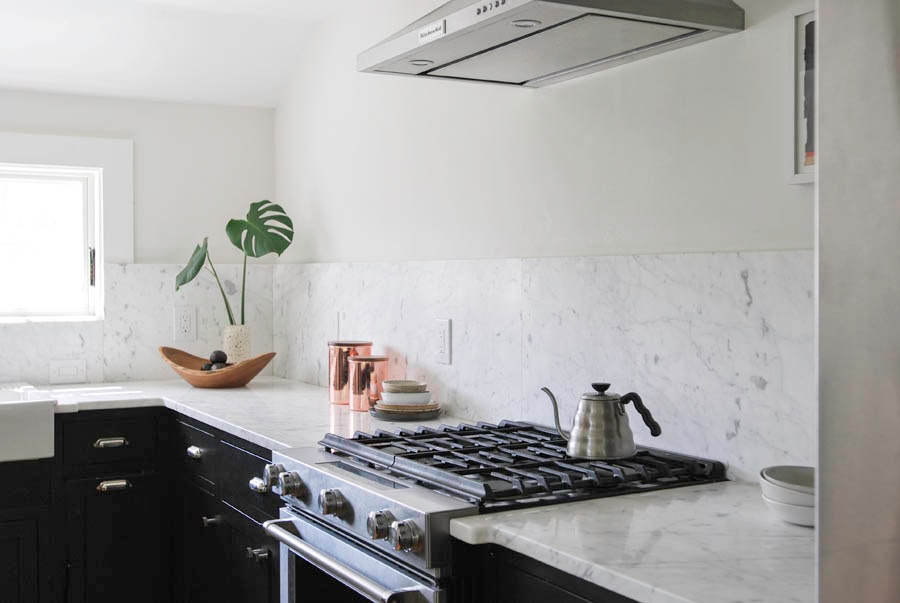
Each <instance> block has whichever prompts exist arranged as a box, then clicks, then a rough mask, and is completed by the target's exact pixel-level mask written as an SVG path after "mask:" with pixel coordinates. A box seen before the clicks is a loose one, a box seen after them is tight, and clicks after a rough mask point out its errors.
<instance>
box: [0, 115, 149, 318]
mask: <svg viewBox="0 0 900 603" xmlns="http://www.w3.org/2000/svg"><path fill="white" fill-rule="evenodd" d="M0 164H12V165H16V166H19V167H21V166H32V168H34V169H36V170H40V169H45V170H46V169H52V170H59V169H63V170H71V171H72V173H81V174H99V175H100V176H101V177H100V178H99V179H98V184H97V186H96V190H95V191H94V194H96V195H97V196H98V197H99V199H98V201H97V202H98V206H97V211H96V212H95V215H94V219H93V220H92V227H93V228H94V240H95V242H96V245H95V249H96V250H97V251H96V252H95V258H94V261H95V277H96V280H95V283H96V285H97V286H95V287H94V288H93V295H94V299H93V300H92V302H93V304H92V311H91V313H90V314H89V315H79V316H35V315H31V316H18V317H14V316H5V317H2V316H0V323H10V322H51V321H57V322H58V321H66V322H78V321H91V320H102V319H103V316H104V287H103V272H104V264H105V263H114V264H130V263H133V262H134V145H133V143H132V141H131V140H127V139H113V138H86V137H80V136H52V135H44V134H26V133H19V132H0ZM60 166H62V167H60ZM97 233H100V237H99V238H101V239H102V240H99V241H97V238H98V237H97Z"/></svg>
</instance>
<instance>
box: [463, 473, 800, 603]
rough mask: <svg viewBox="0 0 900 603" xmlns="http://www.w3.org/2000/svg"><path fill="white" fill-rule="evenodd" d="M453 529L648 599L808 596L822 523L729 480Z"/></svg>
mask: <svg viewBox="0 0 900 603" xmlns="http://www.w3.org/2000/svg"><path fill="white" fill-rule="evenodd" d="M450 533H451V534H452V535H453V536H454V537H456V538H459V539H460V540H463V541H465V542H468V543H470V544H484V543H488V542H492V543H496V544H499V545H501V546H503V547H505V548H508V549H511V550H513V551H517V552H519V553H522V554H524V555H528V556H529V557H532V558H534V559H537V560H539V561H542V562H544V563H546V564H548V565H551V566H553V567H556V568H558V569H560V570H562V571H565V572H568V573H570V574H573V575H576V576H578V577H580V578H583V579H585V580H587V581H589V582H592V583H594V584H598V585H600V586H603V587H605V588H608V589H610V590H612V591H615V592H617V593H620V594H622V595H625V596H626V597H630V598H632V599H634V600H636V601H641V602H642V603H684V602H692V603H730V602H733V603H738V602H740V603H750V602H759V603H789V602H790V603H808V602H811V601H813V600H814V599H815V585H814V577H815V533H814V531H813V530H811V529H809V528H803V527H799V526H792V525H790V524H786V523H783V522H780V521H779V520H777V519H775V518H774V517H773V516H772V515H771V513H770V512H769V511H768V509H766V507H765V506H764V504H763V501H762V499H761V498H760V496H759V488H758V487H757V486H755V485H752V484H745V483H740V482H724V483H717V484H709V485H704V486H695V487H689V488H676V489H674V490H664V491H657V492H648V493H644V494H634V495H628V496H621V497H612V498H604V499H598V500H592V501H585V502H578V503H568V504H565V505H553V506H550V507H537V508H532V509H523V510H518V511H509V512H504V513H494V514H490V515H479V516H473V517H465V518H461V519H454V520H453V521H452V522H451V524H450Z"/></svg>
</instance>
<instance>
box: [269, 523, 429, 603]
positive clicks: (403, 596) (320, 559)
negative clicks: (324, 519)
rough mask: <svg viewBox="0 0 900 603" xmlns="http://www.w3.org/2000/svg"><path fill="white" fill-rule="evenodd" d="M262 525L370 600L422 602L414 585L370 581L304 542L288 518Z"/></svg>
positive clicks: (293, 550) (301, 554)
mask: <svg viewBox="0 0 900 603" xmlns="http://www.w3.org/2000/svg"><path fill="white" fill-rule="evenodd" d="M263 528H265V530H266V532H267V533H268V534H269V535H270V536H272V538H274V539H275V540H277V541H278V542H280V543H281V544H283V545H284V546H286V547H287V548H288V549H290V551H291V552H292V553H294V554H295V555H297V556H298V557H300V558H301V559H303V560H305V561H307V562H308V563H310V564H312V565H314V566H315V567H317V568H319V569H320V570H322V571H323V572H325V573H326V574H329V575H331V576H333V577H334V578H337V579H338V580H340V581H341V582H343V583H344V584H346V585H347V586H349V587H350V588H352V589H353V590H355V591H357V592H358V593H360V594H361V595H363V596H364V597H368V598H369V599H371V600H372V601H380V602H381V603H414V602H417V601H422V598H421V593H420V592H419V590H418V589H417V588H415V587H413V588H402V589H390V588H385V587H384V586H382V585H380V584H378V583H377V582H374V581H373V580H370V579H369V578H368V577H366V576H364V575H362V574H360V573H359V572H357V571H355V570H353V569H351V568H349V567H347V566H346V565H344V564H343V563H341V562H340V561H338V560H336V559H333V558H331V557H329V556H328V555H326V554H325V553H323V552H322V551H320V550H318V549H316V548H314V547H312V546H310V545H309V544H308V543H306V542H304V541H303V540H302V539H301V538H300V535H299V534H297V533H296V529H297V528H296V527H294V523H293V520H292V519H273V520H271V521H267V522H265V523H263Z"/></svg>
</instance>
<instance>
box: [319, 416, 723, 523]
mask: <svg viewBox="0 0 900 603" xmlns="http://www.w3.org/2000/svg"><path fill="white" fill-rule="evenodd" d="M320 444H322V445H323V446H325V447H326V448H328V449H330V450H331V451H332V452H334V453H336V454H339V455H342V456H346V457H349V458H352V459H355V460H357V461H363V462H365V463H367V464H368V465H370V466H372V467H375V468H377V469H379V470H382V471H388V472H390V473H392V474H395V475H399V476H403V477H406V478H411V479H414V480H416V481H418V482H419V483H421V484H423V485H426V486H428V487H431V488H434V489H436V490H440V491H442V492H446V493H448V494H451V495H453V496H457V497H460V498H463V499H465V500H470V501H472V502H475V503H477V504H478V505H479V506H480V507H481V508H482V510H485V511H494V510H504V509H509V508H516V507H523V506H536V505H542V504H550V503H554V502H561V501H569V500H583V499H587V498H599V497H604V496H616V495H619V494H628V493H631V492H643V491H647V490H656V489H663V488H672V487H677V486H688V485H694V484H700V483H708V482H713V481H721V480H724V479H725V467H724V466H723V465H722V464H721V463H719V462H716V461H710V460H706V459H700V458H695V457H690V456H685V455H680V454H675V453H671V452H665V451H662V450H656V449H652V448H641V447H639V450H638V453H637V455H636V456H634V457H632V458H629V459H624V460H617V461H588V460H581V459H573V458H571V457H569V456H567V455H566V442H565V441H564V440H563V439H562V438H560V437H559V434H558V433H556V431H555V430H553V429H551V428H547V427H541V426H538V425H533V424H530V423H518V422H513V421H503V422H501V423H500V424H499V425H492V424H490V423H478V424H476V425H469V424H462V425H459V426H457V427H450V426H445V425H442V426H441V427H439V428H436V429H433V428H428V427H419V428H417V429H416V430H415V431H409V430H401V431H400V432H398V433H391V432H387V431H382V430H379V431H376V432H375V434H374V435H371V434H367V433H362V432H358V433H357V434H356V435H354V437H353V438H352V439H348V438H342V437H339V436H336V435H333V434H328V435H326V436H325V439H324V440H322V441H321V442H320Z"/></svg>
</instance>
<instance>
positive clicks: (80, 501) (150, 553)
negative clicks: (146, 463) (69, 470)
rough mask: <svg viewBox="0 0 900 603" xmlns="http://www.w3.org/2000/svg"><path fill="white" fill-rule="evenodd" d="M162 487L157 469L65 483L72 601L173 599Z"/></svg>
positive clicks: (152, 602) (136, 602)
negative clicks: (150, 471)
mask: <svg viewBox="0 0 900 603" xmlns="http://www.w3.org/2000/svg"><path fill="white" fill-rule="evenodd" d="M162 487H163V480H162V478H161V477H160V475H159V474H156V473H147V474H130V475H123V476H117V477H115V478H104V479H81V480H72V481H69V482H66V523H67V527H66V533H67V534H66V535H67V537H68V541H67V561H68V580H67V595H68V596H67V599H68V601H69V602H70V603H76V602H77V603H88V602H89V603H106V602H110V603H113V602H116V603H118V602H121V601H126V600H127V601H129V602H131V603H158V602H160V601H168V600H170V592H169V579H168V576H169V559H168V556H167V555H166V553H167V552H168V550H169V525H170V522H169V520H168V518H167V517H166V516H165V515H166V513H165V510H166V507H165V506H164V505H163V492H162Z"/></svg>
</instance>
